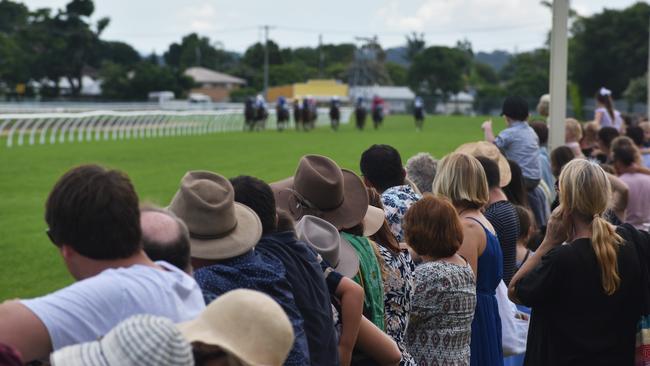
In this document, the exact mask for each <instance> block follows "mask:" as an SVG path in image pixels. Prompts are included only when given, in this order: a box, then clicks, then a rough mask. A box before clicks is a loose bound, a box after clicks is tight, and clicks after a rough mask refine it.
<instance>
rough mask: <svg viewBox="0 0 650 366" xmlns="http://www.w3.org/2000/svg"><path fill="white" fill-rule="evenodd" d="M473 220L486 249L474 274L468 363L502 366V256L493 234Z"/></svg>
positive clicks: (472, 364)
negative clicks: (498, 290)
mask: <svg viewBox="0 0 650 366" xmlns="http://www.w3.org/2000/svg"><path fill="white" fill-rule="evenodd" d="M468 219H470V220H474V221H476V222H477V223H478V224H479V225H481V227H482V228H483V230H484V231H485V236H486V238H487V243H486V245H485V250H484V251H483V254H481V256H480V257H479V258H478V266H477V267H478V269H477V271H478V273H477V276H476V310H475V311H474V320H473V321H472V340H471V342H470V350H471V356H470V365H471V366H502V365H503V348H502V346H501V318H500V317H499V306H498V305H497V298H496V296H495V290H496V288H497V286H498V285H499V282H501V278H502V277H503V256H502V254H501V245H500V244H499V239H498V238H497V237H496V235H494V234H492V232H490V230H488V229H487V228H486V227H485V226H483V224H482V223H481V222H480V221H478V220H476V219H474V218H472V217H468Z"/></svg>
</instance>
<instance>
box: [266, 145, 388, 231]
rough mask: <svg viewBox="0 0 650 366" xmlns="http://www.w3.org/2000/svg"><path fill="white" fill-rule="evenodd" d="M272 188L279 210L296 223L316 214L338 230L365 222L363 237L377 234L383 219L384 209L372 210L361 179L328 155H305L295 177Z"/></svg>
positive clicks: (273, 185)
mask: <svg viewBox="0 0 650 366" xmlns="http://www.w3.org/2000/svg"><path fill="white" fill-rule="evenodd" d="M271 189H273V193H274V194H275V200H276V205H277V206H278V208H279V209H281V210H284V211H286V212H287V213H289V214H290V215H291V216H293V218H294V219H296V220H299V219H300V218H301V217H302V216H304V215H313V216H317V217H320V218H322V219H323V220H325V221H327V222H329V223H330V224H332V225H334V227H336V229H337V230H341V229H349V228H352V227H354V226H356V225H358V224H359V223H361V222H363V223H364V227H366V228H365V229H364V235H372V234H374V233H376V232H377V230H379V228H380V227H381V224H382V223H383V220H384V213H383V211H382V210H381V209H377V208H374V209H373V208H369V206H368V194H367V192H366V186H365V185H364V184H363V181H361V178H359V177H358V176H357V175H356V174H355V173H354V172H352V171H350V170H347V169H341V168H340V167H339V166H338V165H337V164H336V163H335V162H334V161H333V160H332V159H330V158H328V157H325V156H321V155H305V156H303V157H302V158H301V159H300V162H299V163H298V168H297V169H296V172H295V174H294V175H293V177H289V178H287V179H284V180H282V181H279V182H275V183H271ZM366 216H367V217H366ZM373 230H374V231H373Z"/></svg>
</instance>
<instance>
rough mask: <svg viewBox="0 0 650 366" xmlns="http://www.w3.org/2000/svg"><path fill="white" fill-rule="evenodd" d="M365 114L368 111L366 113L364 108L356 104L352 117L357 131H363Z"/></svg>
mask: <svg viewBox="0 0 650 366" xmlns="http://www.w3.org/2000/svg"><path fill="white" fill-rule="evenodd" d="M367 114H368V111H366V107H364V106H363V105H361V104H357V107H356V108H355V109H354V117H355V120H356V124H357V129H359V131H361V130H363V128H364V127H365V125H366V116H367Z"/></svg>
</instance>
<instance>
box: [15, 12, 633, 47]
mask: <svg viewBox="0 0 650 366" xmlns="http://www.w3.org/2000/svg"><path fill="white" fill-rule="evenodd" d="M67 2H68V0H27V1H24V3H26V4H27V6H28V7H29V8H30V9H34V8H40V7H54V8H60V7H63V6H64V5H65V4H66V3H67ZM635 2H636V0H573V1H572V2H571V6H572V7H573V8H574V9H575V10H576V11H577V12H578V13H579V14H581V15H590V14H593V13H598V12H601V11H602V10H603V8H604V7H607V8H618V9H620V8H624V7H626V6H629V5H631V4H633V3H635ZM104 16H108V17H110V19H111V23H110V25H109V27H108V28H107V29H106V31H105V32H104V34H103V38H104V39H107V40H120V41H125V42H128V43H129V44H131V45H132V46H134V47H135V48H136V49H137V50H138V51H140V52H141V53H143V54H148V53H150V52H151V51H156V52H158V53H161V52H164V51H165V50H166V49H167V47H168V46H169V44H171V43H172V42H178V41H179V40H180V39H181V37H182V36H183V35H185V34H188V33H190V32H197V33H199V34H201V35H205V36H208V37H210V39H211V40H212V41H214V42H217V41H218V42H220V43H221V45H222V46H223V47H224V48H226V49H228V50H233V51H238V52H242V51H244V50H245V49H246V47H248V46H249V45H250V44H252V43H254V42H257V41H258V40H261V39H262V32H261V30H260V26H261V25H265V24H268V25H270V26H272V27H274V28H272V29H271V30H270V38H271V39H273V40H274V41H276V42H278V43H279V44H280V46H281V47H296V46H316V45H317V44H318V35H319V34H322V36H323V42H324V43H341V42H354V41H355V38H354V37H355V36H371V35H377V36H378V37H379V42H380V43H381V44H382V46H383V47H384V48H387V47H392V46H399V45H402V44H404V42H405V41H404V39H405V35H406V34H407V33H409V32H411V31H417V32H424V33H425V37H426V40H427V43H428V44H440V45H454V44H455V43H456V41H457V40H459V39H463V38H467V39H469V40H470V42H471V43H472V45H473V48H474V50H475V51H492V50H495V49H502V50H507V51H510V52H513V51H526V50H531V49H534V48H537V47H540V46H542V45H543V43H544V41H545V39H546V34H547V32H548V30H549V29H550V27H551V12H550V10H549V9H547V8H545V7H543V6H541V5H540V4H539V0H401V1H398V0H300V1H296V0H95V14H94V15H93V19H99V18H100V17H104Z"/></svg>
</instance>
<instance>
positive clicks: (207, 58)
mask: <svg viewBox="0 0 650 366" xmlns="http://www.w3.org/2000/svg"><path fill="white" fill-rule="evenodd" d="M163 58H164V60H165V63H166V64H167V65H169V66H171V67H174V68H177V69H180V70H185V69H187V68H188V67H192V66H202V67H206V68H209V69H214V70H226V69H229V68H231V67H233V66H234V64H235V61H236V57H235V54H234V53H232V52H228V51H225V50H223V49H221V48H218V47H217V44H213V43H211V42H210V39H209V38H208V37H200V36H199V35H198V34H196V33H191V34H188V35H186V36H185V37H183V39H182V40H181V43H180V44H179V43H172V44H171V45H170V46H169V48H168V50H167V52H165V53H164V54H163Z"/></svg>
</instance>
